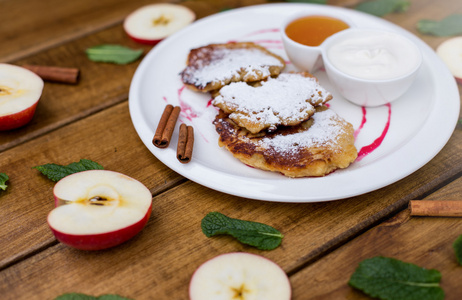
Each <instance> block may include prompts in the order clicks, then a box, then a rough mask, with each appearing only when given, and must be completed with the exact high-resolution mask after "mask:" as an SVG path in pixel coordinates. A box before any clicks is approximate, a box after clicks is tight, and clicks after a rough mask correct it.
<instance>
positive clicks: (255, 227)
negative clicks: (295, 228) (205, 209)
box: [201, 212, 283, 250]
mask: <svg viewBox="0 0 462 300" xmlns="http://www.w3.org/2000/svg"><path fill="white" fill-rule="evenodd" d="M201 227H202V232H203V233H204V234H205V235H206V236H207V237H211V236H214V235H219V234H228V235H230V236H232V237H234V238H236V239H237V240H238V241H240V242H241V243H244V244H247V245H250V246H254V247H257V248H258V249H260V250H273V249H275V248H277V247H278V246H279V245H280V244H281V241H282V238H283V235H282V234H281V233H280V232H279V231H278V230H276V229H274V228H273V227H271V226H269V225H266V224H262V223H258V222H252V221H243V220H239V219H233V218H229V217H227V216H225V215H224V214H221V213H219V212H211V213H208V214H207V215H206V216H205V217H204V218H203V219H202V222H201Z"/></svg>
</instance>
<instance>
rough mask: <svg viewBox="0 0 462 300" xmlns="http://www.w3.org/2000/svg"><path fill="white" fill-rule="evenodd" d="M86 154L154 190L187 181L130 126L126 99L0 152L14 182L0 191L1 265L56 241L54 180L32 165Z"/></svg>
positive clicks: (66, 160)
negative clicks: (51, 218) (51, 220)
mask: <svg viewBox="0 0 462 300" xmlns="http://www.w3.org/2000/svg"><path fill="white" fill-rule="evenodd" d="M82 158H86V159H91V160H93V161H96V162H98V163H100V164H101V165H102V166H103V167H104V168H105V169H108V170H114V171H118V172H122V173H124V174H126V175H128V176H132V177H134V178H136V179H138V180H139V181H141V182H143V183H144V184H145V185H146V186H148V187H149V189H150V190H151V192H152V193H153V194H157V193H160V192H162V191H164V190H165V189H167V188H169V187H171V186H173V185H175V184H178V183H179V182H181V181H182V180H183V177H181V176H180V175H178V174H177V173H175V172H173V171H172V170H170V169H169V168H167V167H166V166H165V165H164V164H162V163H161V162H159V161H158V160H157V159H156V158H155V157H154V156H153V155H152V154H151V153H150V152H149V151H148V150H147V149H146V148H145V147H144V145H143V144H142V142H141V140H140V139H139V137H138V135H137V134H136V132H135V130H134V128H133V125H132V124H131V120H130V116H129V113H128V105H127V102H124V103H122V104H119V105H117V106H115V107H113V108H111V109H109V110H105V111H103V112H100V113H98V114H96V115H94V116H92V117H91V118H90V120H89V121H85V122H78V123H75V124H72V125H70V126H67V127H65V128H62V129H60V130H58V131H56V132H53V134H48V135H45V136H42V137H40V138H37V139H35V140H33V141H32V142H29V143H26V144H23V145H21V146H18V147H16V148H14V149H12V150H9V151H5V152H3V153H2V155H1V156H0V165H1V166H2V167H1V172H4V173H6V174H8V176H9V177H10V180H9V181H8V184H9V186H8V189H7V190H6V191H5V192H3V191H2V192H1V193H0V196H1V201H0V244H1V246H0V268H2V267H4V266H6V265H9V264H11V263H12V262H14V261H16V260H18V259H21V258H22V257H24V256H27V255H29V254H30V253H33V252H34V251H37V250H39V249H42V248H43V247H46V245H50V244H51V243H53V242H54V238H53V235H52V234H51V232H50V231H49V229H48V225H47V223H46V217H47V214H48V212H49V211H50V210H51V209H52V208H53V206H54V204H53V193H52V188H53V185H54V183H53V182H52V181H50V180H48V179H47V178H46V177H45V176H42V175H41V174H40V172H39V171H37V170H35V169H32V167H34V166H38V165H42V164H46V163H57V164H62V165H66V164H69V163H71V162H75V161H79V160H80V159H82Z"/></svg>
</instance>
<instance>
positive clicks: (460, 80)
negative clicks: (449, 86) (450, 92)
mask: <svg viewBox="0 0 462 300" xmlns="http://www.w3.org/2000/svg"><path fill="white" fill-rule="evenodd" d="M456 81H457V83H458V84H460V85H462V78H459V77H456Z"/></svg>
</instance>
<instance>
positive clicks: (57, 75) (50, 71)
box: [23, 65, 80, 84]
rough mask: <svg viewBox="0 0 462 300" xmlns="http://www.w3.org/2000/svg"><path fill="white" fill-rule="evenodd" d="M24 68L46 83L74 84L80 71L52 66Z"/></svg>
mask: <svg viewBox="0 0 462 300" xmlns="http://www.w3.org/2000/svg"><path fill="white" fill-rule="evenodd" d="M23 67H24V68H26V69H28V70H30V71H32V72H34V73H35V74H37V75H38V76H40V78H42V79H43V80H46V81H53V82H59V83H69V84H76V83H77V82H78V80H79V75H80V71H79V69H77V68H63V67H52V66H38V65H24V66H23Z"/></svg>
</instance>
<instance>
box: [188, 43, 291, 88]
mask: <svg viewBox="0 0 462 300" xmlns="http://www.w3.org/2000/svg"><path fill="white" fill-rule="evenodd" d="M210 55H211V56H210ZM270 66H277V67H281V68H282V67H283V63H282V62H281V61H279V60H278V59H277V58H275V57H274V56H272V55H268V54H267V53H265V52H263V51H260V50H258V49H245V48H244V49H228V48H217V49H214V51H213V53H210V49H207V48H202V49H199V51H198V52H197V61H195V65H194V66H193V67H190V68H187V69H185V71H184V74H183V75H184V76H185V77H187V78H188V80H189V81H190V83H191V84H194V85H195V86H198V87H205V86H206V85H207V84H209V83H217V82H220V83H222V84H225V83H228V82H229V81H230V80H231V79H238V78H240V76H241V74H245V75H244V77H243V80H247V79H248V78H249V77H250V78H251V77H256V76H259V77H260V76H261V78H266V77H268V76H270V75H271V74H270V70H269V68H270Z"/></svg>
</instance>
